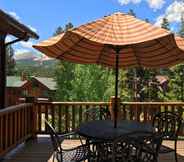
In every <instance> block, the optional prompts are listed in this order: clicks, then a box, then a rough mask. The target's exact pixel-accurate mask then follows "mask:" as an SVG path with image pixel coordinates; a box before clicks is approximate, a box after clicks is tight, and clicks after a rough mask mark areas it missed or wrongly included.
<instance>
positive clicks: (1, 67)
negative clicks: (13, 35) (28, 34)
mask: <svg viewBox="0 0 184 162" xmlns="http://www.w3.org/2000/svg"><path fill="white" fill-rule="evenodd" d="M5 38H6V34H5V33H0V109H3V108H5V93H6V47H5Z"/></svg>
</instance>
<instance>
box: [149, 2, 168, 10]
mask: <svg viewBox="0 0 184 162" xmlns="http://www.w3.org/2000/svg"><path fill="white" fill-rule="evenodd" d="M147 2H148V4H149V7H150V8H153V9H154V10H157V9H161V8H162V7H163V5H164V3H165V0H147Z"/></svg>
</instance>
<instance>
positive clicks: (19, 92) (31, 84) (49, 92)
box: [6, 76, 56, 106]
mask: <svg viewBox="0 0 184 162" xmlns="http://www.w3.org/2000/svg"><path fill="white" fill-rule="evenodd" d="M55 91H56V82H55V81H54V79H53V78H44V77H31V78H29V79H27V78H26V77H25V76H21V77H15V76H8V77H7V85H6V105H7V106H10V105H14V104H18V103H19V100H20V98H25V97H35V98H37V99H42V100H52V99H53V96H54V94H55Z"/></svg>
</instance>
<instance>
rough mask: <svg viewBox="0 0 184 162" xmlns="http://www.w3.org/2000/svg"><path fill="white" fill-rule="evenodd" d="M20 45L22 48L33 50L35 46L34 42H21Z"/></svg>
mask: <svg viewBox="0 0 184 162" xmlns="http://www.w3.org/2000/svg"><path fill="white" fill-rule="evenodd" d="M20 45H21V46H22V47H24V48H32V46H33V42H31V41H28V42H23V41H22V42H20Z"/></svg>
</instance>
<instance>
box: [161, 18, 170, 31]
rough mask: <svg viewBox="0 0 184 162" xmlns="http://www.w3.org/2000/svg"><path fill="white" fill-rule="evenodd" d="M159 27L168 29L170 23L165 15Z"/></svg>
mask: <svg viewBox="0 0 184 162" xmlns="http://www.w3.org/2000/svg"><path fill="white" fill-rule="evenodd" d="M161 27H162V28H164V29H166V30H170V24H169V21H168V19H167V18H166V17H164V18H163V19H162V24H161Z"/></svg>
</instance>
